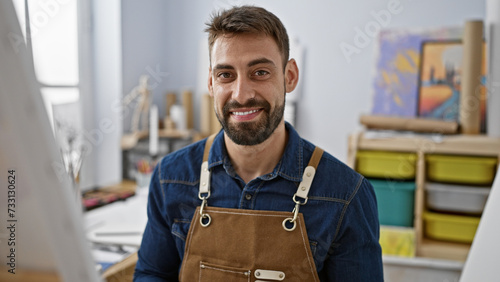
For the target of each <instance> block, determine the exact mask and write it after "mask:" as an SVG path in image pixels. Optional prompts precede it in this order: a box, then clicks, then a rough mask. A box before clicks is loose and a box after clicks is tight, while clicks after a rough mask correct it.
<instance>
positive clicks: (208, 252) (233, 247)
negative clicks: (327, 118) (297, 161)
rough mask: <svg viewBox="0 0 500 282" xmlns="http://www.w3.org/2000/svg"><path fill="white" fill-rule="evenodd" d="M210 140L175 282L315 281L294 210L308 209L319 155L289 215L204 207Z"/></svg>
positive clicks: (303, 231)
mask: <svg viewBox="0 0 500 282" xmlns="http://www.w3.org/2000/svg"><path fill="white" fill-rule="evenodd" d="M214 137H215V136H211V137H210V138H209V139H208V140H207V143H206V145H205V152H204V156H203V164H202V170H201V171H202V172H201V178H200V193H199V197H200V199H201V200H202V204H201V206H199V207H197V208H196V211H195V214H194V216H193V219H192V220H191V226H190V228H189V231H188V235H187V238H186V246H185V252H184V259H183V261H182V267H181V271H180V274H179V280H180V281H183V282H188V281H189V282H193V281H203V282H205V281H210V282H218V281H231V282H239V281H242V282H243V281H245V282H250V281H252V282H266V281H319V278H318V273H317V271H316V266H315V264H314V260H313V256H312V253H311V248H310V244H309V239H308V237H307V232H306V227H305V223H304V218H303V215H302V214H301V213H299V208H300V206H301V205H304V204H306V203H307V194H308V192H309V188H310V186H311V184H312V180H313V178H314V173H315V171H316V168H317V165H318V163H319V160H320V159H321V155H322V154H323V150H321V149H320V148H316V149H315V151H314V153H313V156H312V157H311V160H310V161H309V165H308V166H307V168H306V169H305V171H304V176H303V181H302V182H301V183H300V185H299V187H298V190H297V193H296V194H295V195H294V196H293V198H292V199H291V200H293V201H294V202H295V208H294V210H293V211H292V212H291V213H290V212H278V211H264V210H243V209H230V208H218V207H209V206H207V199H208V198H209V197H210V171H209V170H208V152H209V150H210V147H211V145H212V142H213V138H214Z"/></svg>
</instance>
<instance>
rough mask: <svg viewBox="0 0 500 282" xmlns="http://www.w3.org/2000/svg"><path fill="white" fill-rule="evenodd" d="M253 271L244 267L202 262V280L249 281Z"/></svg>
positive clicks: (207, 281)
mask: <svg viewBox="0 0 500 282" xmlns="http://www.w3.org/2000/svg"><path fill="white" fill-rule="evenodd" d="M250 274H251V271H250V270H248V269H243V268H236V267H230V266H221V265H216V264H213V263H208V262H203V261H202V262H200V280H199V281H200V282H213V281H231V282H249V281H250V276H251V275H250Z"/></svg>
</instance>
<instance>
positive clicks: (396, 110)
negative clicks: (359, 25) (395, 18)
mask: <svg viewBox="0 0 500 282" xmlns="http://www.w3.org/2000/svg"><path fill="white" fill-rule="evenodd" d="M462 32H463V28H462V27H449V28H438V29H419V30H415V29H414V30H409V29H386V30H382V31H380V33H379V37H378V48H377V50H378V54H377V62H376V69H375V79H374V84H373V89H374V93H373V101H372V102H373V106H372V114H375V115H388V116H401V117H416V116H417V114H418V112H417V108H418V77H419V70H420V48H421V45H422V42H424V41H427V40H450V39H455V40H458V39H460V38H461V37H462Z"/></svg>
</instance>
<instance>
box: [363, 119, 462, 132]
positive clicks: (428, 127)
mask: <svg viewBox="0 0 500 282" xmlns="http://www.w3.org/2000/svg"><path fill="white" fill-rule="evenodd" d="M359 121H360V123H361V124H363V125H364V126H366V128H368V129H387V130H407V131H415V132H426V133H440V134H456V133H457V132H458V123H457V122H454V121H442V120H430V119H422V118H400V117H387V116H372V115H362V116H361V117H360V120H359Z"/></svg>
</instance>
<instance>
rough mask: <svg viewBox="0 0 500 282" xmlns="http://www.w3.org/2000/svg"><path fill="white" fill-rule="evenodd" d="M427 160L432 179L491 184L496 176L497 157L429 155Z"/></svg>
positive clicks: (430, 178)
mask: <svg viewBox="0 0 500 282" xmlns="http://www.w3.org/2000/svg"><path fill="white" fill-rule="evenodd" d="M425 160H426V162H427V178H428V179H429V180H431V181H437V182H450V183H461V184H476V185H489V184H491V183H493V179H494V178H495V172H496V165H497V158H495V157H473V156H455V155H427V156H426V157H425Z"/></svg>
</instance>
